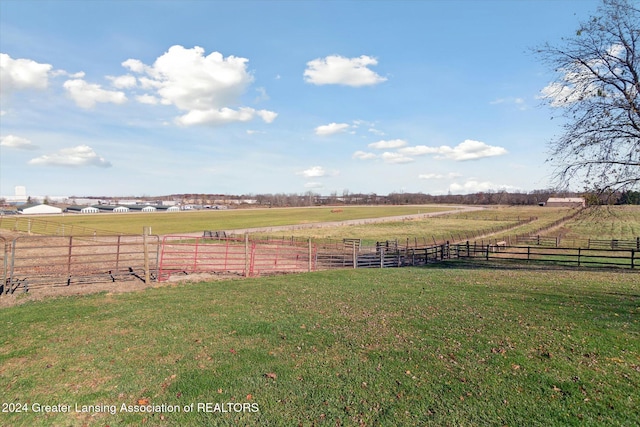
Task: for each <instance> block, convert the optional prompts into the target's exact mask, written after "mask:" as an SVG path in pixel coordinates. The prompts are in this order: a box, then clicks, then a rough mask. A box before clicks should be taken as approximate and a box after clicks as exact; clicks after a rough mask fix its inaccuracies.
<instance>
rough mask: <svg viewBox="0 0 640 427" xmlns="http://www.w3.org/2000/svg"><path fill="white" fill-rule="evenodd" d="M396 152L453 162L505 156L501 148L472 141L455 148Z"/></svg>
mask: <svg viewBox="0 0 640 427" xmlns="http://www.w3.org/2000/svg"><path fill="white" fill-rule="evenodd" d="M398 152H400V153H402V154H406V155H408V156H421V155H425V154H436V158H437V159H450V160H455V161H465V160H477V159H482V158H484V157H493V156H502V155H504V154H507V150H506V149H505V148H503V147H498V146H494V145H488V144H485V143H484V142H481V141H474V140H472V139H466V140H464V141H463V142H461V143H460V144H458V145H456V146H455V147H449V146H448V145H441V146H440V147H429V146H426V145H416V146H414V147H404V148H401V149H399V150H398Z"/></svg>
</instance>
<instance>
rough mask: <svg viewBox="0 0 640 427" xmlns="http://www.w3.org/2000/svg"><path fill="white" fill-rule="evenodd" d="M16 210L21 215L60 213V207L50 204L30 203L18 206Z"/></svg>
mask: <svg viewBox="0 0 640 427" xmlns="http://www.w3.org/2000/svg"><path fill="white" fill-rule="evenodd" d="M18 212H20V213H21V214H23V215H43V214H59V213H62V209H60V208H57V207H55V206H51V205H35V206H33V205H31V206H23V207H21V208H19V209H18Z"/></svg>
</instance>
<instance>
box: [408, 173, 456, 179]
mask: <svg viewBox="0 0 640 427" xmlns="http://www.w3.org/2000/svg"><path fill="white" fill-rule="evenodd" d="M461 176H462V175H461V174H459V173H456V172H449V173H447V174H443V173H424V174H420V175H418V178H419V179H453V178H459V177H461Z"/></svg>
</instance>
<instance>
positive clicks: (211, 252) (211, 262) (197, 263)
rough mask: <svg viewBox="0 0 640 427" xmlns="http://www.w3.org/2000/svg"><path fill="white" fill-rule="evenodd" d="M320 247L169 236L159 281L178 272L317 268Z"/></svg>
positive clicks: (260, 272)
mask: <svg viewBox="0 0 640 427" xmlns="http://www.w3.org/2000/svg"><path fill="white" fill-rule="evenodd" d="M316 255H317V247H316V245H315V244H314V243H312V242H311V240H310V239H308V240H307V241H298V240H270V239H249V235H244V237H242V238H240V237H226V236H225V237H223V236H222V235H221V234H218V233H216V234H212V233H206V232H205V233H204V236H203V237H193V236H165V237H164V238H163V240H162V245H161V250H160V261H159V268H158V280H159V281H164V280H168V279H169V277H170V276H172V275H175V274H193V273H208V272H218V273H231V274H238V275H242V276H246V277H249V276H260V275H264V274H270V273H292V272H304V271H315V270H316V269H317V256H316Z"/></svg>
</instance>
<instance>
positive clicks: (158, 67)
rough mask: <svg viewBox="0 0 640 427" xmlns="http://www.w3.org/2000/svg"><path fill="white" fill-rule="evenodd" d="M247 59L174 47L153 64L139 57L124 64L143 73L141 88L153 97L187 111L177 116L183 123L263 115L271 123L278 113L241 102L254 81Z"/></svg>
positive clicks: (196, 48) (221, 121)
mask: <svg viewBox="0 0 640 427" xmlns="http://www.w3.org/2000/svg"><path fill="white" fill-rule="evenodd" d="M247 62H248V60H247V59H246V58H240V57H235V56H228V57H226V58H225V57H224V56H223V55H222V54H221V53H219V52H212V53H210V54H209V55H206V56H205V51H204V49H203V48H201V47H198V46H196V47H194V48H192V49H187V48H184V47H183V46H179V45H176V46H172V47H170V48H169V50H167V52H165V53H164V54H163V55H161V56H160V57H158V58H157V59H156V61H155V62H154V63H153V65H151V66H149V65H145V64H144V63H142V62H141V61H139V60H137V59H128V60H126V61H124V62H123V63H122V65H123V66H124V67H125V68H128V69H129V70H131V71H132V72H134V73H138V74H142V76H141V77H140V78H139V79H138V82H139V84H140V87H141V88H143V89H145V90H150V91H153V92H154V93H153V95H151V94H147V97H146V98H140V99H144V100H147V101H148V100H151V99H152V98H150V97H151V96H153V97H154V98H156V97H157V98H159V99H160V103H161V104H164V105H175V106H176V107H177V108H178V109H180V110H183V111H186V112H187V113H186V114H184V115H182V116H181V117H179V118H178V119H177V121H178V123H180V124H183V125H195V124H211V125H220V124H224V123H229V122H237V121H240V122H244V121H248V120H252V119H254V118H256V117H260V118H261V119H262V120H264V121H265V122H267V123H271V122H272V121H273V120H274V119H275V118H276V116H277V113H274V112H272V111H267V110H259V111H257V110H254V109H252V108H246V107H240V108H238V109H233V108H230V106H233V105H237V103H238V101H239V99H240V96H241V95H242V94H243V93H245V92H246V89H247V87H248V86H249V85H250V84H251V83H253V76H252V75H251V74H250V73H249V72H248V71H247Z"/></svg>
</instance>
